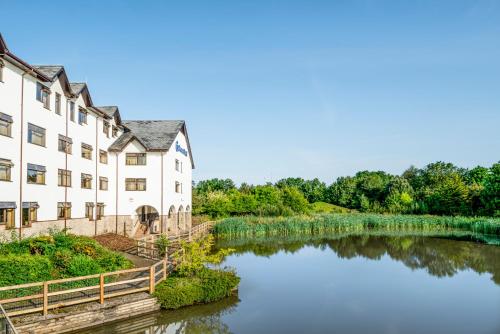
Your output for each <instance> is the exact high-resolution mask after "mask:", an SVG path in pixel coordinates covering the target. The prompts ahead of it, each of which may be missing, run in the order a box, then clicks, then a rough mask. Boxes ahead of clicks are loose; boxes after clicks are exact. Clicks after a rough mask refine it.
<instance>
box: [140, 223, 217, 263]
mask: <svg viewBox="0 0 500 334" xmlns="http://www.w3.org/2000/svg"><path fill="white" fill-rule="evenodd" d="M213 224H214V222H211V221H209V222H204V223H202V224H199V225H196V226H193V228H191V230H190V231H185V232H182V233H178V234H174V235H167V238H168V240H169V244H170V246H169V250H166V249H165V250H160V249H158V245H157V243H156V242H157V240H158V238H160V236H161V234H151V235H148V236H145V237H142V238H140V239H137V240H135V243H136V245H135V247H136V250H135V255H137V256H140V257H144V258H148V259H153V260H161V259H163V258H164V257H165V256H167V254H172V253H173V251H175V250H176V249H178V247H179V245H180V242H181V241H192V240H196V239H198V238H200V237H202V236H204V235H206V234H207V233H208V232H210V230H211V229H212V227H213Z"/></svg>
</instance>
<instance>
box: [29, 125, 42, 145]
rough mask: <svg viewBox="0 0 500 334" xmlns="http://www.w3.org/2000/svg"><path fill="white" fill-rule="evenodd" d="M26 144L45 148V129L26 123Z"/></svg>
mask: <svg viewBox="0 0 500 334" xmlns="http://www.w3.org/2000/svg"><path fill="white" fill-rule="evenodd" d="M28 143H31V144H35V145H40V146H45V129H44V128H41V127H39V126H36V125H33V124H31V123H28Z"/></svg>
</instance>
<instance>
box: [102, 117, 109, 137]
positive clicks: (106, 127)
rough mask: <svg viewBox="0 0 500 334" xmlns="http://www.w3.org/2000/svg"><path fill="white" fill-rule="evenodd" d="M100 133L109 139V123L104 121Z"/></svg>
mask: <svg viewBox="0 0 500 334" xmlns="http://www.w3.org/2000/svg"><path fill="white" fill-rule="evenodd" d="M102 132H104V134H105V135H106V137H108V138H109V123H108V122H106V121H104V123H103V126H102Z"/></svg>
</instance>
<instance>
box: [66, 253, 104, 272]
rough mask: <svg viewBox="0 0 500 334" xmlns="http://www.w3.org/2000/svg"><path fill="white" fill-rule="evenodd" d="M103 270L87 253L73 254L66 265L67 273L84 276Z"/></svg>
mask: <svg viewBox="0 0 500 334" xmlns="http://www.w3.org/2000/svg"><path fill="white" fill-rule="evenodd" d="M101 272H103V270H102V268H101V266H99V264H98V263H97V262H96V261H94V259H92V258H91V257H90V256H87V255H81V254H79V255H75V256H74V257H73V258H72V259H71V261H70V262H69V265H68V267H67V273H68V274H69V275H71V276H86V275H92V274H98V273H101Z"/></svg>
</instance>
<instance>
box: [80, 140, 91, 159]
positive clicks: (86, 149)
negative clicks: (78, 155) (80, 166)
mask: <svg viewBox="0 0 500 334" xmlns="http://www.w3.org/2000/svg"><path fill="white" fill-rule="evenodd" d="M92 151H93V148H92V146H90V145H88V144H85V143H82V158H84V159H89V160H92Z"/></svg>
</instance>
